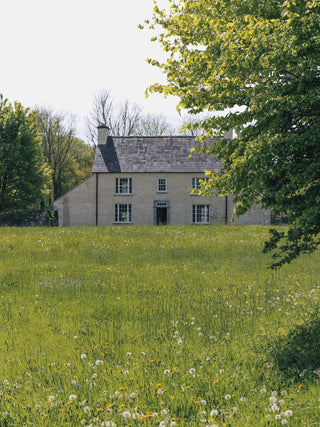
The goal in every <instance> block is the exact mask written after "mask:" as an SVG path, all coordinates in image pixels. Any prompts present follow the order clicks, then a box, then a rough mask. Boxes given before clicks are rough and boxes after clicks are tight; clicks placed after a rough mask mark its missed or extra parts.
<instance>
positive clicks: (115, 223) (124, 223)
mask: <svg viewBox="0 0 320 427" xmlns="http://www.w3.org/2000/svg"><path fill="white" fill-rule="evenodd" d="M113 225H132V222H114V223H113Z"/></svg>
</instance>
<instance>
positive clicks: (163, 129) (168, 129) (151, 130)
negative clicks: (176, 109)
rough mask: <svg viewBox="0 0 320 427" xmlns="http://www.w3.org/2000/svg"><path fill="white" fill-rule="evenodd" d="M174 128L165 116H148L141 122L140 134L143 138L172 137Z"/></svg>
mask: <svg viewBox="0 0 320 427" xmlns="http://www.w3.org/2000/svg"><path fill="white" fill-rule="evenodd" d="M173 133H174V128H173V127H172V126H171V125H170V124H169V123H168V120H167V118H166V117H165V116H164V115H163V114H147V115H146V116H143V117H142V119H141V122H140V129H139V134H140V135H142V136H163V135H172V134H173Z"/></svg>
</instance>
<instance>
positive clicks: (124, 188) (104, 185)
mask: <svg viewBox="0 0 320 427" xmlns="http://www.w3.org/2000/svg"><path fill="white" fill-rule="evenodd" d="M213 142H214V140H210V141H208V144H212V143H213ZM196 145H197V142H196V141H195V138H194V137H191V136H166V137H136V136H134V137H112V136H110V135H109V129H108V127H107V126H104V125H101V126H99V127H98V146H97V148H96V153H95V159H94V164H93V169H92V172H93V174H92V175H91V176H90V177H89V178H87V179H86V180H84V181H83V182H82V183H80V184H79V185H77V186H76V187H75V188H73V189H72V190H70V191H69V192H67V193H66V194H64V195H63V196H61V197H59V198H58V199H57V200H56V201H55V203H54V207H55V210H57V211H58V221H59V225H60V226H69V225H74V226H95V225H113V224H119V225H123V224H150V225H151V224H157V225H160V224H228V223H231V222H230V221H231V219H232V215H233V209H234V204H233V202H232V200H231V198H230V197H215V196H207V197H201V196H198V195H197V194H191V193H190V192H191V190H192V189H197V188H199V186H200V185H201V182H200V180H202V179H205V171H207V170H211V171H216V170H219V169H220V168H221V163H220V162H219V160H217V159H216V158H215V157H213V156H211V155H203V154H198V153H196V152H195V151H194V152H193V153H192V155H191V156H190V150H191V148H192V147H194V146H196ZM270 222H271V215H270V211H268V210H262V209H261V208H260V207H259V206H255V207H253V208H252V209H251V210H250V211H249V212H247V213H246V214H245V215H243V216H242V217H240V218H237V219H236V220H235V221H234V223H236V224H237V223H243V224H261V225H262V224H263V225H269V224H270Z"/></svg>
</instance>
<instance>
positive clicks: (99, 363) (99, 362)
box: [95, 360, 103, 366]
mask: <svg viewBox="0 0 320 427" xmlns="http://www.w3.org/2000/svg"><path fill="white" fill-rule="evenodd" d="M95 364H96V365H97V366H99V365H102V364H103V360H96V361H95Z"/></svg>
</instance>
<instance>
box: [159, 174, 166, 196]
mask: <svg viewBox="0 0 320 427" xmlns="http://www.w3.org/2000/svg"><path fill="white" fill-rule="evenodd" d="M166 192H167V178H158V180H157V193H166Z"/></svg>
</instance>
